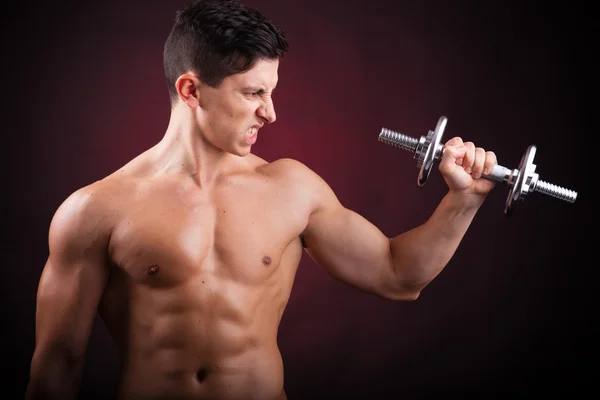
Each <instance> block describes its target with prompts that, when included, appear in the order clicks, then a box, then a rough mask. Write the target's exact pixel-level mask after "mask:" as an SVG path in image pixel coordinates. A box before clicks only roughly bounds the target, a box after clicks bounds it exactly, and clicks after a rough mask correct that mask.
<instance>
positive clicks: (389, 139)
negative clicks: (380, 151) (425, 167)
mask: <svg viewBox="0 0 600 400" xmlns="http://www.w3.org/2000/svg"><path fill="white" fill-rule="evenodd" d="M379 141H380V142H383V143H385V144H389V145H392V146H395V147H399V148H401V149H402V150H407V151H410V152H412V153H414V152H415V151H416V150H417V146H418V144H419V141H418V140H417V139H415V138H413V137H410V136H406V135H403V134H402V133H399V132H394V131H392V130H390V129H387V128H383V129H382V130H381V133H380V134H379Z"/></svg>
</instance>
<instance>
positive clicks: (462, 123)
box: [0, 0, 598, 400]
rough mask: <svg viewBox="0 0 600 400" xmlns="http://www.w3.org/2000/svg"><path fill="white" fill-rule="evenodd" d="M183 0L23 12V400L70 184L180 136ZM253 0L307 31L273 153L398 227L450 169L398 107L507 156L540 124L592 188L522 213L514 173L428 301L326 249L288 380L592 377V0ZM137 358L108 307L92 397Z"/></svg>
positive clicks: (15, 85)
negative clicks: (384, 290) (337, 272)
mask: <svg viewBox="0 0 600 400" xmlns="http://www.w3.org/2000/svg"><path fill="white" fill-rule="evenodd" d="M183 3H184V2H183V1H182V0H177V1H167V0H164V1H158V0H147V1H141V0H135V1H134V0H125V1H116V0H105V1H97V2H90V1H81V2H75V1H49V2H39V1H33V2H31V1H30V2H26V3H24V4H22V5H14V6H13V9H12V10H10V11H9V10H8V9H5V10H4V11H3V17H2V18H3V23H2V29H3V35H2V37H3V53H2V57H3V62H2V63H3V68H4V69H3V70H4V71H5V73H4V83H3V87H4V92H3V98H4V99H3V103H4V105H3V107H2V113H3V114H4V116H3V118H2V123H3V125H4V131H3V134H4V135H3V137H4V140H5V146H4V152H3V153H4V157H5V163H4V165H5V168H4V170H3V173H4V174H5V177H4V179H3V188H4V189H2V190H3V191H4V192H3V197H5V198H7V199H8V201H9V208H8V209H6V208H5V215H4V216H3V217H4V234H5V237H8V241H6V240H5V241H4V243H5V244H4V246H6V247H5V248H4V252H3V254H4V262H3V263H2V264H3V268H4V274H3V279H2V281H1V282H2V290H1V291H0V296H1V299H2V304H3V306H4V311H3V314H2V316H3V318H2V320H3V321H4V323H5V325H4V327H3V328H2V331H3V337H4V338H5V340H4V343H3V346H1V351H2V357H1V358H2V362H3V373H2V380H3V384H2V387H1V388H0V391H2V392H4V393H6V394H11V393H12V394H14V396H13V397H10V398H22V395H23V393H24V390H25V386H26V384H27V380H28V368H29V362H30V359H31V354H32V352H33V348H34V328H35V326H34V316H35V296H36V290H37V283H38V279H39V276H40V273H41V270H42V268H43V265H44V262H45V260H46V257H47V230H48V226H49V223H50V220H51V218H52V215H53V213H54V211H55V210H56V208H57V207H58V205H59V204H60V203H61V202H62V201H63V200H64V199H65V198H66V197H67V196H68V195H69V194H70V193H71V192H73V191H74V190H76V189H78V188H80V187H81V186H84V185H87V184H89V183H91V182H93V181H95V180H97V179H100V178H102V177H104V176H105V175H107V174H109V173H111V172H112V171H114V170H115V169H118V168H119V167H120V166H122V165H123V164H125V163H126V162H127V161H128V160H130V159H131V158H133V157H134V156H136V155H137V154H138V153H140V152H142V151H144V150H145V149H147V148H148V147H150V146H152V145H153V144H154V143H156V142H157V141H158V140H160V139H161V137H162V135H163V133H164V130H165V128H166V126H167V122H168V118H169V105H168V96H167V89H166V84H165V81H164V78H163V70H162V49H163V42H164V40H165V39H166V37H167V35H168V33H169V29H170V26H171V24H172V22H173V18H174V12H175V10H176V9H177V8H178V7H180V6H181V5H183ZM246 4H248V5H250V6H253V7H256V8H258V9H260V10H262V11H263V12H264V13H265V14H266V15H267V16H269V17H270V18H272V19H273V20H274V21H275V22H276V23H277V24H278V25H279V26H281V27H282V28H283V29H284V30H285V31H286V33H287V35H288V37H289V41H290V46H291V47H290V52H289V54H288V56H287V57H286V58H285V59H284V61H283V62H282V64H281V67H280V84H279V87H278V90H277V93H276V96H275V102H276V110H277V112H278V121H277V123H275V124H274V125H270V126H268V127H266V128H264V130H263V134H262V136H261V138H260V140H259V142H258V143H257V144H256V146H255V148H254V151H255V153H256V154H258V155H259V156H261V157H263V158H265V159H267V160H275V159H277V158H280V157H292V158H296V159H298V160H300V161H302V162H304V163H305V164H307V165H308V166H309V167H311V168H312V169H313V170H315V171H316V172H317V173H319V174H320V175H321V176H322V177H323V178H324V179H325V180H326V181H327V182H328V183H329V184H330V185H331V186H332V187H333V189H334V190H335V192H336V193H337V195H338V197H339V198H340V200H341V201H342V202H343V203H344V204H345V205H346V206H347V207H349V208H352V209H354V210H355V211H357V212H359V213H361V214H362V215H363V216H365V217H366V218H368V219H369V220H371V221H372V222H374V223H375V224H376V225H377V226H379V227H380V228H381V230H382V231H383V232H384V233H385V234H387V235H389V236H392V235H396V234H399V233H401V232H402V231H404V230H407V229H409V228H412V227H414V226H416V225H418V224H420V223H422V222H424V221H425V220H426V218H427V217H428V216H429V214H430V213H431V212H432V211H433V209H434V207H435V206H436V205H437V203H438V201H439V200H440V199H441V197H442V196H443V194H444V192H445V185H444V183H443V181H442V179H441V177H440V175H439V173H438V172H437V169H436V170H434V171H433V172H432V174H431V177H430V179H429V181H428V183H427V185H426V186H425V187H424V188H417V186H416V178H417V174H418V169H417V167H416V163H415V161H414V160H413V159H412V156H411V155H410V154H409V153H408V152H405V151H402V150H399V149H396V148H394V147H391V146H386V145H384V144H381V143H379V142H378V140H377V135H378V133H379V131H380V129H381V128H382V127H387V128H391V129H395V130H400V131H402V132H403V133H405V134H408V135H411V136H414V137H416V138H418V137H420V136H421V135H425V134H426V133H427V131H428V130H429V129H433V128H434V127H435V124H436V122H437V120H438V118H439V117H440V116H441V115H446V116H447V117H448V118H449V122H448V126H447V129H446V133H445V135H444V137H445V139H449V138H450V137H452V136H455V135H460V136H462V137H463V138H464V139H466V140H473V141H474V142H475V143H476V144H477V145H479V146H482V147H484V148H486V149H489V150H494V151H495V152H496V154H497V155H498V158H499V162H500V164H502V165H504V166H506V167H509V168H516V167H517V166H518V164H519V161H520V159H521V156H522V155H523V153H524V152H525V150H526V148H527V146H529V145H530V144H535V145H536V146H537V155H536V158H535V161H536V164H537V172H538V173H539V174H540V177H541V179H543V180H545V181H548V182H551V183H554V184H557V185H560V186H564V187H567V188H569V189H573V190H576V191H578V192H579V198H578V200H577V202H575V203H574V204H569V203H567V202H563V201H560V200H558V199H554V198H551V197H548V196H544V195H542V194H539V193H534V194H533V195H530V196H528V197H527V198H526V200H525V201H524V202H523V203H522V204H519V205H518V206H517V209H516V211H515V213H514V215H513V216H512V217H510V218H507V217H506V216H505V215H504V214H503V209H504V203H505V200H506V196H507V194H508V187H507V186H506V185H504V184H502V185H501V184H499V185H498V186H497V188H496V189H495V190H494V191H493V192H492V194H490V196H489V199H488V201H487V202H486V204H485V205H484V206H483V208H482V209H481V211H480V212H479V214H478V215H477V217H476V219H475V220H474V222H473V225H472V227H471V229H470V230H469V231H468V233H467V235H466V236H465V238H464V241H463V243H462V245H461V247H460V248H459V250H458V252H457V253H456V255H455V257H454V258H453V259H452V260H451V262H450V263H449V265H448V266H447V268H446V269H445V270H444V271H443V272H442V274H441V275H440V276H439V277H438V278H437V279H436V280H435V281H434V282H433V283H432V284H431V285H430V286H429V287H428V288H426V290H425V291H424V292H423V294H422V296H421V297H420V298H419V300H418V301H416V302H404V303H403V302H392V301H387V300H383V299H380V298H377V297H374V296H371V295H368V294H365V293H362V292H358V291H356V290H354V289H352V288H350V287H347V286H344V285H342V284H340V283H338V282H337V281H334V280H332V279H331V278H330V277H329V276H328V275H326V274H325V273H324V272H323V271H322V270H321V269H320V268H319V267H318V266H316V265H315V264H314V263H313V262H312V260H311V259H310V258H309V257H308V256H307V255H306V256H305V257H304V258H303V260H302V264H301V266H300V268H299V270H298V274H297V281H296V284H295V287H294V289H293V292H292V296H291V300H290V303H289V306H288V308H287V311H286V313H285V315H284V317H283V321H282V323H281V329H280V335H279V338H280V339H279V340H280V347H281V351H282V354H283V358H284V362H285V366H286V369H285V376H286V387H287V392H288V395H289V398H290V400H303V399H315V398H319V397H320V396H322V395H327V394H328V395H331V397H330V398H336V399H337V398H340V399H345V398H354V397H353V396H356V397H357V398H365V399H367V396H369V397H368V399H395V398H402V399H415V398H419V399H420V398H425V397H427V398H442V397H444V396H446V395H449V394H452V395H460V396H462V397H465V396H467V395H476V396H477V397H478V398H492V397H499V396H500V395H502V394H507V395H510V397H512V396H513V395H516V394H518V393H525V394H527V395H533V394H548V393H551V394H557V393H563V394H567V393H571V394H578V393H581V392H582V390H583V388H584V387H587V385H588V383H589V382H590V379H591V378H592V377H593V376H597V371H598V370H597V367H594V366H593V365H595V358H593V356H592V351H593V350H594V349H595V347H596V346H595V343H594V339H595V337H596V336H597V334H598V330H597V328H595V327H594V325H593V321H594V320H595V319H596V315H597V313H596V309H595V308H592V305H591V302H592V300H593V299H594V297H595V296H594V293H593V290H592V288H593V284H594V283H593V279H592V272H594V270H595V269H596V268H597V267H598V265H597V259H593V258H592V259H591V260H587V261H586V262H584V259H583V257H582V254H583V252H584V249H586V248H587V246H586V240H587V241H588V243H589V239H588V238H589V236H588V232H589V231H588V230H589V229H594V225H593V224H592V219H591V215H592V213H591V212H590V208H591V207H590V205H591V201H590V199H589V197H591V196H590V194H589V190H588V188H589V186H590V183H591V182H590V181H586V182H585V183H586V185H584V176H585V173H586V171H585V168H584V167H583V166H582V165H583V163H584V162H585V161H586V160H588V159H590V158H591V159H593V157H594V156H593V154H597V152H596V151H593V148H592V147H591V145H588V143H589V140H590V139H591V138H592V135H595V134H596V132H594V131H593V129H595V128H596V127H595V126H593V125H591V124H590V123H589V120H591V118H590V117H591V116H593V114H592V115H590V114H588V113H587V112H584V107H585V106H586V104H587V103H585V102H584V101H583V100H582V99H584V98H585V96H589V95H590V94H591V93H590V92H591V89H590V85H591V81H589V80H588V79H589V76H588V75H587V73H588V72H589V71H590V70H591V68H588V66H587V65H588V64H587V62H584V61H585V59H584V57H587V56H588V55H590V54H593V52H591V51H590V50H591V49H590V48H589V47H587V46H590V45H591V44H592V40H591V39H590V36H589V34H590V33H591V31H592V30H593V29H594V28H593V26H592V25H590V24H589V23H588V22H587V21H588V18H587V16H588V15H589V13H590V12H589V11H587V10H585V9H582V8H581V7H580V6H579V5H578V3H577V2H569V3H564V4H561V5H560V7H561V8H559V6H558V5H557V6H550V5H548V4H545V3H542V2H539V3H538V2H528V3H526V2H523V3H521V2H517V1H512V2H507V1H488V2H481V3H479V2H473V1H472V2H469V1H463V0H460V1H453V2H443V1H420V2H417V1H412V2H410V1H391V0H389V1H387V0H372V1H368V2H365V1H355V0H348V1H325V0H322V1H316V0H290V1H275V0H246ZM578 29H580V30H579V31H578ZM590 76H591V75H590ZM592 152H593V153H592ZM586 190H587V193H586ZM586 204H587V205H588V207H589V208H588V209H587V210H586V209H585V208H584V207H585V206H586ZM586 361H592V362H593V363H594V364H592V366H590V367H588V366H586V365H585V362H586ZM117 366H118V361H117V356H116V352H115V350H114V347H113V344H112V342H111V340H110V338H109V337H108V335H107V332H106V330H105V327H104V326H103V325H102V322H101V321H100V320H98V322H97V324H96V326H95V328H94V332H93V335H92V338H91V342H90V346H89V352H88V357H87V362H86V365H85V374H84V381H83V388H82V396H81V398H82V399H102V398H103V399H111V398H112V394H113V393H114V390H115V387H116V383H117Z"/></svg>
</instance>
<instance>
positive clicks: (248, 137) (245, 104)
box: [198, 60, 279, 156]
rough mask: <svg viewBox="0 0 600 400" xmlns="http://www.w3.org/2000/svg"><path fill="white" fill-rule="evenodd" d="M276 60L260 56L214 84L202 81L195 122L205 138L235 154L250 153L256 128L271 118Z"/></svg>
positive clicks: (275, 78) (272, 114) (273, 117)
mask: <svg viewBox="0 0 600 400" xmlns="http://www.w3.org/2000/svg"><path fill="white" fill-rule="evenodd" d="M278 67H279V61H278V60H260V61H258V63H257V64H256V65H255V66H254V68H252V69H251V70H249V71H246V72H244V73H241V74H235V75H231V76H228V77H226V78H225V79H224V80H223V81H222V82H221V84H220V85H219V86H218V87H216V88H211V87H209V86H207V85H202V87H201V88H200V107H199V109H198V113H199V117H198V122H199V126H200V130H201V132H202V134H203V136H204V138H205V139H206V140H208V141H209V142H210V143H211V144H212V145H213V146H215V147H216V148H218V149H221V150H223V151H226V152H228V153H231V154H235V155H238V156H245V155H247V154H249V153H250V150H251V147H252V145H253V144H254V143H256V140H257V139H258V135H259V129H260V128H261V127H262V126H263V125H265V124H268V123H272V122H275V118H276V117H275V108H274V106H273V97H272V96H273V91H274V90H275V87H276V86H277V79H278V76H277V69H278Z"/></svg>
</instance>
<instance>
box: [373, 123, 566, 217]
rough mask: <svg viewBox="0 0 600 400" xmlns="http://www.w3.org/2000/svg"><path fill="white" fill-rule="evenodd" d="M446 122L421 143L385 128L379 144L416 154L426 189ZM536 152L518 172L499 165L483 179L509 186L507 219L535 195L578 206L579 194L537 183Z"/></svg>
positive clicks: (527, 155)
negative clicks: (522, 203)
mask: <svg viewBox="0 0 600 400" xmlns="http://www.w3.org/2000/svg"><path fill="white" fill-rule="evenodd" d="M447 122H448V118H446V117H444V116H442V117H440V119H439V120H438V123H437V125H436V127H435V130H433V131H429V132H428V134H427V136H421V138H420V139H419V140H417V139H415V138H412V137H409V136H406V135H403V134H402V133H399V132H394V131H392V130H389V129H386V128H383V129H382V130H381V133H380V134H379V141H380V142H382V143H385V144H389V145H392V146H395V147H399V148H401V149H403V150H407V151H411V152H413V153H414V158H416V159H417V167H418V168H420V170H419V176H418V178H417V185H418V186H419V187H423V186H425V182H427V178H428V177H429V173H430V172H431V168H432V167H433V164H434V163H436V162H439V161H440V160H441V158H442V152H443V148H444V146H443V145H442V144H440V141H441V139H442V134H443V133H444V129H445V128H446V123H447ZM535 151H536V147H535V146H534V145H531V146H529V147H528V148H527V150H526V151H525V154H524V155H523V157H522V158H521V163H520V164H519V167H518V168H516V169H508V168H506V167H503V166H501V165H496V166H494V168H493V170H492V171H491V173H490V174H489V175H482V177H483V178H485V179H489V180H492V181H496V182H506V183H507V184H508V185H509V186H510V190H509V193H508V198H507V199H506V206H505V208H504V214H506V215H507V216H510V215H512V213H513V211H514V208H515V206H516V204H517V202H519V201H523V200H524V199H525V196H526V195H528V194H530V193H532V192H540V193H543V194H547V195H549V196H552V197H556V198H557V199H561V200H565V201H568V202H570V203H573V202H575V199H577V192H574V191H573V190H569V189H565V188H562V187H559V186H556V185H553V184H551V183H548V182H544V181H542V180H540V179H538V178H539V177H538V174H537V173H536V172H535V167H536V166H535V164H534V163H533V158H534V157H535Z"/></svg>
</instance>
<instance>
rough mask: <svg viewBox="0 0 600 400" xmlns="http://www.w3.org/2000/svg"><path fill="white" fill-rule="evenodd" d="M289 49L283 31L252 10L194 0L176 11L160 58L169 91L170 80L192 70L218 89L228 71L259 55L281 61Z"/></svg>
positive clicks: (229, 0) (227, 0) (230, 0)
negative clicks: (162, 61)
mask: <svg viewBox="0 0 600 400" xmlns="http://www.w3.org/2000/svg"><path fill="white" fill-rule="evenodd" d="M287 49H288V42H287V39H286V37H285V34H284V32H283V31H282V30H281V29H279V28H278V27H276V26H275V25H274V24H273V23H272V22H271V21H269V20H268V19H267V18H266V17H265V16H264V15H263V14H262V13H260V12H259V11H257V10H254V9H251V8H249V7H247V6H244V5H242V4H240V3H238V2H236V1H234V0H195V1H192V2H190V3H189V4H188V5H187V6H185V7H183V8H182V9H180V10H178V11H177V12H176V17H175V23H174V25H173V27H172V28H171V32H170V34H169V36H168V38H167V40H166V42H165V47H164V53H163V59H164V69H165V76H166V78H167V84H168V87H169V95H170V97H171V103H172V104H173V103H174V102H175V101H176V99H177V90H176V89H175V82H176V81H177V78H179V76H181V75H182V74H184V73H186V72H189V71H193V72H194V73H196V74H198V77H199V78H200V80H201V81H202V82H204V83H205V84H207V85H209V86H211V87H217V86H219V85H220V84H221V82H222V81H223V79H224V78H225V77H227V76H229V75H234V74H237V73H242V72H245V71H247V70H249V69H251V68H252V67H254V65H255V64H256V62H257V61H259V60H261V59H269V60H273V59H280V58H282V57H283V56H284V54H285V53H286V52H287Z"/></svg>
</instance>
